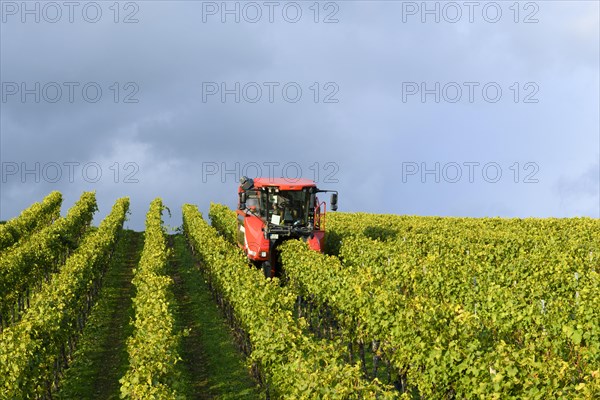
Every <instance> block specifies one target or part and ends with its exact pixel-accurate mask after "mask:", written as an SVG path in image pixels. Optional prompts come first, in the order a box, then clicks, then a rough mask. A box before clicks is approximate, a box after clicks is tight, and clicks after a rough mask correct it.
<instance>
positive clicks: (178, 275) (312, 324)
mask: <svg viewBox="0 0 600 400" xmlns="http://www.w3.org/2000/svg"><path fill="white" fill-rule="evenodd" d="M61 205H62V196H61V194H60V193H58V192H53V193H50V194H49V195H48V196H47V197H46V198H45V199H43V200H42V201H41V202H40V203H35V204H33V205H31V206H30V207H29V208H27V209H25V210H24V211H23V212H22V213H21V214H20V215H19V216H18V217H16V218H14V219H12V220H9V221H7V222H6V223H5V224H2V225H0V399H35V398H59V399H61V398H62V399H73V398H98V399H107V398H114V399H117V398H126V399H186V398H190V399H196V398H197V399H205V398H228V399H237V398H247V399H254V398H267V399H280V398H281V399H347V398H357V399H391V398H406V399H421V398H425V399H453V398H480V399H490V398H491V399H494V398H497V399H505V398H515V399H517V398H532V399H546V398H566V399H572V398H582V399H593V398H600V221H599V220H598V219H591V218H569V219H554V218H549V219H500V218H479V219H476V218H440V217H414V216H396V215H378V214H364V213H328V214H327V218H326V220H325V221H326V236H325V242H326V243H325V245H326V249H325V254H321V253H318V252H315V251H313V250H310V249H309V247H308V245H307V244H306V243H304V242H302V241H300V240H290V241H287V242H285V243H284V244H283V245H282V246H281V247H280V257H281V264H282V266H283V273H282V274H281V276H280V277H276V278H269V279H266V278H265V277H264V275H263V272H262V271H261V270H259V269H257V268H254V267H251V266H250V265H249V264H248V261H247V259H246V257H245V255H244V254H243V253H242V251H241V250H240V249H239V248H238V247H237V245H235V244H234V241H235V237H236V229H237V228H236V223H237V222H236V214H235V212H234V211H232V210H231V209H229V208H227V207H225V206H222V205H218V204H211V205H210V211H209V213H208V217H209V218H208V220H207V219H204V218H203V216H202V214H201V213H200V212H199V210H198V208H197V206H195V205H189V204H186V205H184V206H183V208H182V216H183V225H182V227H180V228H179V229H178V231H177V232H176V233H174V234H169V233H168V232H167V229H166V228H165V226H164V223H163V212H164V211H165V209H166V207H165V205H164V204H163V203H162V201H161V200H160V199H155V200H154V201H153V202H152V203H151V204H150V205H149V209H148V212H147V215H146V226H145V231H144V232H143V233H140V232H133V231H130V230H126V229H124V228H123V224H124V221H125V220H126V217H127V214H128V209H129V199H128V198H122V199H119V200H117V201H116V202H115V204H114V206H113V207H112V210H111V211H110V213H108V215H107V216H106V217H105V218H104V220H103V221H102V222H101V223H100V224H99V226H98V227H93V226H91V221H92V219H93V216H94V213H95V212H96V211H98V210H97V209H98V207H97V204H96V198H95V193H93V192H86V193H83V194H82V195H81V197H80V199H79V200H78V201H77V202H76V203H75V204H74V205H73V206H72V207H71V208H70V209H69V210H68V211H67V212H66V213H65V216H64V217H61V212H60V211H61Z"/></svg>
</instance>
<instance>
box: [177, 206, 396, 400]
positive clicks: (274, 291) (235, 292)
mask: <svg viewBox="0 0 600 400" xmlns="http://www.w3.org/2000/svg"><path fill="white" fill-rule="evenodd" d="M183 225H184V232H185V234H186V236H187V238H188V240H189V242H190V244H191V246H192V248H193V249H194V250H195V251H196V252H197V254H198V255H199V256H200V257H201V259H202V260H203V266H204V268H206V271H207V273H208V275H209V276H210V279H211V284H212V285H213V286H214V287H215V288H216V290H218V291H219V292H220V294H221V295H222V297H223V298H224V299H225V300H226V301H227V303H228V304H229V305H230V306H231V307H232V309H233V312H234V315H235V319H236V321H238V323H239V324H240V325H241V327H242V328H243V330H244V332H246V334H247V335H248V337H249V339H250V347H251V354H250V361H251V362H252V363H253V364H254V365H256V366H258V368H259V370H260V371H261V374H262V376H263V378H264V380H265V381H264V383H265V386H266V387H267V388H268V389H269V391H270V393H271V394H272V395H273V396H274V397H276V398H285V399H312V398H321V399H338V398H339V399H341V398H344V399H345V398H387V397H393V395H394V394H393V392H389V391H387V390H385V389H384V388H383V387H382V385H380V384H379V383H378V382H377V381H373V382H367V381H365V380H363V379H362V374H361V372H360V369H359V367H358V366H352V365H349V364H347V363H346V362H345V361H344V360H343V355H342V352H341V351H340V343H337V342H333V341H327V340H316V339H314V338H312V337H310V336H307V335H305V334H304V332H303V328H304V327H305V326H306V322H305V321H304V320H303V319H302V318H300V319H299V320H296V319H295V318H294V316H293V312H292V309H293V306H294V302H295V300H296V296H295V294H294V293H293V292H291V291H290V290H289V289H287V288H282V287H280V286H279V285H278V282H277V279H274V280H270V279H265V278H264V275H263V274H262V273H261V272H259V271H258V270H256V269H254V268H251V267H249V266H248V263H247V260H246V258H245V257H244V255H243V254H242V253H241V251H239V250H238V249H237V248H236V247H234V246H232V245H231V244H230V243H228V242H226V241H225V240H224V239H223V237H221V236H220V235H218V234H217V232H216V231H215V230H214V229H213V228H211V227H210V226H209V225H208V224H206V222H205V221H204V220H203V219H202V216H201V215H200V213H199V212H198V210H197V208H196V207H194V206H191V205H184V206H183Z"/></svg>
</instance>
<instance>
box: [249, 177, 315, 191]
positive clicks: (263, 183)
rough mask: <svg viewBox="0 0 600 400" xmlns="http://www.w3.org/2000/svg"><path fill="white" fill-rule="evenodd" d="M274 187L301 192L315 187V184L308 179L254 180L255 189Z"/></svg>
mask: <svg viewBox="0 0 600 400" xmlns="http://www.w3.org/2000/svg"><path fill="white" fill-rule="evenodd" d="M268 186H276V187H278V188H279V189H280V190H302V188H305V187H316V186H317V185H316V183H315V182H313V181H311V180H310V179H304V178H299V179H290V178H256V179H254V187H255V188H263V187H268Z"/></svg>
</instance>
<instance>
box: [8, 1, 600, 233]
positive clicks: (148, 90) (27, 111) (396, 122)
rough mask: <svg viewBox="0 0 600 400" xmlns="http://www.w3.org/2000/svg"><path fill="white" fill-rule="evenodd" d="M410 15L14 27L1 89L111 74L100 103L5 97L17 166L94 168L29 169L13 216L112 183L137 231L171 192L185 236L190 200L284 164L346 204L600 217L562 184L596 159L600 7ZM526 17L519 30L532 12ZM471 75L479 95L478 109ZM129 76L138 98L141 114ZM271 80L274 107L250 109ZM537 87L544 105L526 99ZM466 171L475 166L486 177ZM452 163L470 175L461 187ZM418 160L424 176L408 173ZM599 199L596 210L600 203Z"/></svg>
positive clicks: (107, 15) (12, 204) (175, 9)
mask: <svg viewBox="0 0 600 400" xmlns="http://www.w3.org/2000/svg"><path fill="white" fill-rule="evenodd" d="M408 3H409V2H374V3H367V2H348V3H343V2H338V3H336V4H338V6H339V10H338V11H337V12H336V13H335V16H334V17H335V18H337V19H338V20H339V21H338V23H329V24H324V23H322V20H323V19H324V18H325V17H326V16H327V15H329V13H330V12H331V11H332V10H330V9H328V10H325V9H321V10H320V14H319V19H320V21H321V22H319V23H314V21H313V17H314V15H313V14H312V10H310V9H309V8H308V7H309V5H310V4H308V3H306V4H305V3H301V4H302V5H303V17H302V19H301V20H300V21H299V22H297V23H290V22H287V21H286V20H285V19H282V17H281V15H280V14H275V21H274V22H273V23H270V22H268V21H266V20H265V18H266V14H264V15H263V20H261V21H259V22H258V23H248V22H246V21H244V18H241V21H240V23H235V22H232V21H231V16H230V17H228V18H229V21H230V22H229V23H221V22H220V18H221V15H219V14H216V15H205V17H206V22H203V14H202V10H203V7H204V6H205V4H207V3H206V2H204V3H203V2H177V3H173V4H169V5H168V6H167V5H166V3H164V2H156V3H154V2H140V3H137V4H138V6H139V10H138V12H137V13H136V15H135V17H136V18H137V19H138V20H139V22H138V23H133V24H124V23H114V22H113V21H112V17H113V15H112V14H111V11H110V10H108V9H106V8H105V9H104V14H103V19H102V20H101V21H99V22H98V23H95V24H92V23H87V22H85V21H81V20H79V21H76V22H74V23H73V24H71V23H68V22H67V23H62V22H61V23H56V24H49V23H44V22H41V23H39V24H36V23H26V24H23V23H20V22H19V20H18V19H17V20H15V19H8V20H7V21H6V22H5V23H3V24H2V39H1V40H2V53H1V56H2V60H1V64H2V81H3V82H23V81H25V82H29V83H31V82H42V84H43V83H44V82H46V83H47V82H59V83H63V82H71V81H75V82H79V83H80V84H81V86H83V85H84V84H85V83H89V82H94V83H96V84H98V85H99V86H100V87H101V88H102V89H103V95H102V99H101V100H100V101H98V102H96V103H90V102H88V101H85V99H82V98H81V97H79V98H77V99H76V100H75V101H74V102H72V103H71V102H68V101H60V102H57V103H55V104H51V103H49V102H47V101H41V102H40V103H39V104H37V103H33V102H31V101H27V102H25V103H21V102H20V101H18V100H17V101H15V97H17V98H18V96H13V97H11V98H10V101H7V102H4V103H2V104H1V106H2V112H1V117H2V120H1V121H0V127H1V129H2V143H1V144H2V146H1V150H0V152H1V158H2V161H3V162H14V163H17V164H18V166H19V167H21V163H23V162H24V163H26V165H25V166H26V167H27V168H34V167H33V165H34V164H35V163H36V162H39V163H41V166H40V168H42V169H43V166H44V165H47V163H48V162H56V163H59V164H60V165H62V163H64V162H78V163H79V165H78V168H79V170H78V171H77V174H78V175H76V176H75V177H74V179H73V182H70V181H68V180H65V179H62V180H59V181H58V182H56V183H51V182H48V180H47V179H44V177H43V176H42V177H41V178H42V179H40V182H35V181H33V178H35V176H34V175H35V173H34V174H30V175H28V176H25V179H22V177H21V176H20V172H21V171H19V172H17V173H16V174H15V175H10V176H8V177H6V178H7V179H5V181H4V182H2V193H1V205H0V212H1V218H3V219H4V218H8V217H11V216H14V215H16V214H17V213H18V211H19V210H20V209H22V208H23V207H24V206H25V205H26V204H28V203H30V202H32V201H35V200H38V199H39V198H41V197H42V196H43V195H44V194H46V193H47V192H49V191H50V190H53V189H59V190H62V191H64V192H65V193H66V197H67V202H66V204H67V205H68V203H69V202H72V201H74V200H75V199H76V198H77V196H78V195H79V194H80V192H81V191H83V190H87V189H95V190H97V193H98V197H99V199H100V202H101V213H102V212H104V213H106V212H107V211H108V208H109V207H110V205H111V204H112V202H113V201H114V199H115V198H117V197H119V196H122V195H130V196H131V197H132V208H133V213H132V215H131V221H130V226H133V227H135V228H137V229H141V228H142V226H143V218H144V215H145V212H146V209H147V205H148V204H149V201H150V200H151V199H152V197H155V196H162V197H163V198H164V199H165V202H166V204H168V205H169V206H170V207H171V208H172V210H173V214H174V220H173V224H177V221H178V218H179V206H180V205H181V204H182V203H185V202H192V203H196V204H199V205H200V206H201V209H204V210H205V209H206V208H207V206H208V203H209V201H211V200H212V201H218V202H224V203H227V204H229V205H233V204H232V203H233V199H234V196H233V194H232V193H235V190H236V189H235V179H234V177H235V175H236V174H238V173H241V172H243V171H244V170H247V171H250V167H251V166H253V165H255V164H258V165H260V166H262V168H263V170H262V172H263V173H267V172H269V170H268V168H267V166H266V165H273V164H272V163H279V164H278V165H277V168H276V171H275V175H280V174H281V173H282V168H283V167H284V166H285V165H286V164H290V165H292V164H293V165H292V166H294V165H295V164H297V165H299V166H300V167H301V169H302V173H303V175H304V176H306V177H308V178H313V177H314V178H318V180H319V181H320V182H319V183H320V184H322V186H327V187H333V188H337V189H338V190H340V192H341V193H342V196H341V198H340V204H341V205H342V209H345V210H353V211H358V210H364V211H371V212H394V213H414V214H436V215H473V216H483V215H504V216H529V215H537V216H549V215H559V214H560V215H579V214H581V213H588V214H589V213H592V215H593V212H594V209H593V208H592V209H590V208H589V207H588V208H586V209H585V210H583V211H582V208H581V207H579V206H577V207H575V206H573V207H571V206H570V205H569V204H567V205H565V204H564V202H562V203H561V195H560V193H559V192H560V191H559V192H557V191H556V190H555V187H556V185H557V182H559V181H560V179H562V178H561V177H564V176H579V175H581V174H582V171H585V170H587V168H589V165H590V164H591V163H593V162H595V160H597V159H598V132H599V127H598V97H597V93H598V87H599V85H600V83H599V82H598V75H597V71H598V67H599V66H598V17H597V16H598V5H597V4H596V3H589V2H577V3H572V2H570V3H569V4H568V5H567V4H566V3H565V4H563V3H562V2H552V3H543V2H538V3H536V4H538V6H539V11H538V13H536V17H537V18H538V19H539V22H538V23H534V24H523V23H514V21H513V17H514V15H512V14H511V11H510V10H509V9H508V6H507V7H504V8H503V12H504V14H503V17H502V19H501V20H500V21H499V22H497V23H489V22H486V21H485V20H484V19H483V18H482V16H481V13H479V14H478V13H475V14H474V18H475V20H474V22H473V23H469V22H468V20H465V18H467V17H466V11H467V10H466V9H465V8H464V7H463V10H462V11H463V13H465V14H464V15H463V19H462V20H461V21H460V22H458V23H448V22H447V21H444V18H443V16H442V18H441V20H440V22H439V23H435V22H432V19H431V16H430V17H428V18H429V19H428V22H427V23H421V15H419V14H416V15H408V16H407V15H404V17H405V19H406V22H403V7H406V6H407V4H408ZM103 4H104V3H103ZM106 4H108V3H106ZM216 4H221V3H220V2H218V3H216ZM230 4H233V3H230ZM282 4H283V3H282ZM311 4H312V3H311ZM411 4H412V3H411ZM414 4H417V5H419V4H420V2H417V3H414ZM431 4H433V3H431ZM439 4H440V7H443V4H444V3H439ZM459 4H462V3H459ZM481 4H482V5H483V4H484V3H481ZM507 4H508V3H507ZM242 6H243V3H240V7H242ZM304 6H305V7H304ZM107 7H108V5H107ZM121 11H122V13H121V14H120V16H119V18H120V19H121V20H122V19H123V17H124V15H125V14H123V12H124V11H126V10H121ZM263 11H266V10H263ZM405 11H406V10H405ZM521 11H522V13H521V14H520V15H519V19H520V20H522V19H523V18H524V15H526V14H523V13H524V12H525V11H529V10H521ZM115 82H117V83H118V87H119V93H118V94H119V96H118V97H119V98H118V101H117V102H115V101H114V99H113V97H114V95H115V93H114V89H111V87H112V85H113V84H114V83H115ZM422 82H426V86H427V88H429V89H431V88H434V87H435V84H436V82H440V90H442V89H441V88H443V87H444V85H446V84H448V83H455V84H456V85H451V86H452V87H451V88H450V89H452V90H454V89H455V86H458V87H459V88H460V89H461V90H462V98H461V99H460V101H458V102H457V103H452V102H449V101H447V100H446V97H447V96H444V95H448V94H449V93H454V92H452V91H450V92H446V93H441V99H440V101H439V102H436V101H435V99H434V97H435V95H431V94H430V95H426V96H425V102H422V100H421V93H417V94H415V95H410V96H406V93H405V89H406V83H410V84H412V83H414V84H417V86H418V85H420V84H421V83H422ZM465 82H476V83H477V90H476V91H475V92H474V94H475V96H476V97H475V99H474V101H473V102H470V101H469V100H468V96H469V93H468V90H469V89H468V87H467V86H465ZM490 82H493V83H495V84H497V85H498V86H499V87H501V89H502V91H503V93H502V98H501V99H500V101H498V102H497V103H493V102H490V101H486V100H485V99H483V98H482V92H481V88H482V87H483V86H484V85H485V84H486V83H490ZM515 82H517V87H518V88H519V99H518V102H516V103H515V101H514V99H513V97H514V95H515V93H514V90H515V89H514V88H515V87H514V86H513V85H514V83H515ZM128 83H133V84H134V85H135V86H134V89H137V90H136V91H134V92H135V94H134V95H133V99H137V100H139V101H138V102H137V103H126V102H124V98H125V96H126V95H128V94H131V93H132V90H131V87H129V89H126V88H125V85H126V84H128ZM236 83H239V85H240V90H239V91H238V92H237V95H238V97H239V102H236V101H235V100H236V94H231V93H230V94H227V95H225V102H223V101H222V97H221V95H222V92H221V89H222V86H221V84H225V86H226V89H229V90H231V89H232V88H235V87H236V86H235V85H236ZM315 83H316V86H315ZM527 83H534V84H535V85H537V89H536V88H535V87H534V86H527V87H526V86H525V85H526V84H527ZM215 85H216V86H215ZM269 85H275V86H269ZM286 85H294V87H300V88H301V90H302V96H301V98H300V99H299V100H298V101H296V102H294V101H291V100H295V99H291V100H290V99H289V98H285V95H284V93H283V92H282V89H283V87H285V86H286ZM256 87H258V88H260V90H261V91H262V96H261V97H260V100H258V101H257V102H255V103H253V102H251V100H252V99H253V96H255V95H256V92H255V89H256ZM270 87H274V92H273V95H274V98H273V101H270V99H269V95H270V93H269V90H270V89H269V88H270ZM411 87H412V86H411ZM511 87H512V88H513V89H511ZM215 88H218V89H219V91H218V92H217V93H214V94H210V93H209V92H208V89H210V90H214V89H215ZM244 88H246V89H244ZM292 89H294V88H293V87H292ZM419 89H420V87H419ZM244 90H247V91H246V92H244ZM317 90H318V93H317ZM534 92H535V94H534V95H532V97H533V98H535V99H538V100H539V102H538V103H531V104H528V103H524V102H523V100H524V98H525V96H527V95H528V94H532V93H534ZM290 93H293V91H292V92H290ZM403 95H404V96H403ZM315 96H316V100H315ZM327 96H329V97H327ZM438 96H440V93H439V91H438ZM326 99H327V100H333V102H326V101H325V100H326ZM335 101H337V102H335ZM89 163H95V164H97V165H98V166H99V167H100V168H101V171H102V177H101V179H98V180H97V181H95V179H90V178H95V177H94V176H91V177H90V176H85V175H82V174H81V172H82V171H81V169H82V168H84V167H85V166H86V165H87V164H89ZM265 163H267V164H266V165H265ZM269 163H271V164H269ZM294 163H295V164H294ZM436 163H437V164H436ZM464 163H478V166H477V168H478V169H477V170H476V171H475V174H476V175H475V176H474V177H473V179H472V181H470V180H469V178H468V173H469V170H468V167H466V166H465V165H464ZM488 163H495V164H497V165H498V166H499V167H500V168H501V172H502V179H501V180H499V181H498V182H493V179H490V176H487V175H482V169H483V167H484V166H485V165H486V164H488ZM515 163H518V165H516V166H515ZM527 163H535V165H537V167H538V171H537V172H535V174H534V176H535V178H536V179H538V181H537V182H533V183H528V184H525V183H524V182H523V180H524V177H526V176H527V174H528V173H531V172H532V171H533V170H532V169H526V168H525V165H526V164H527ZM454 164H457V165H459V166H460V167H461V171H460V173H461V174H462V175H461V179H459V180H458V181H457V182H454V181H453V180H454V179H453V175H450V174H451V172H452V171H453V169H452V168H454ZM326 165H327V168H326V167H325V166H326ZM414 165H417V166H418V167H419V170H418V171H417V172H415V173H414V174H412V173H411V174H407V172H409V171H408V170H407V168H411V167H414ZM436 165H439V167H436ZM13 166H14V165H13V164H11V167H13ZM215 166H216V167H215ZM214 168H217V170H216V171H215V169H214ZM245 168H246V169H245ZM436 168H438V169H437V172H433V173H429V174H428V173H427V170H428V169H429V170H431V169H433V170H434V171H436ZM511 168H512V169H511ZM424 170H425V173H424V175H423V172H424ZM232 171H233V172H232ZM291 171H292V169H290V170H289V171H288V172H291ZM411 171H412V170H411ZM517 171H518V174H517ZM41 172H43V171H41ZM66 172H68V171H66V170H63V173H65V174H66ZM88 172H89V173H90V174H91V173H92V172H94V171H93V169H92V170H90V171H88ZM228 172H229V173H228ZM487 172H489V173H490V174H491V173H492V172H493V171H492V170H491V169H490V170H489V171H487ZM328 174H329V178H330V179H328V180H326V179H325V178H326V177H327V176H328ZM403 174H404V175H403ZM436 174H437V175H436ZM41 175H43V174H41ZM517 175H518V176H517ZM403 176H404V181H403ZM128 177H129V178H130V179H129V180H127V178H128ZM436 178H437V181H436ZM336 180H337V182H336ZM23 181H25V182H23ZM586 182H587V183H586V184H587V185H592V186H593V185H594V182H593V180H588V181H586ZM561 185H562V186H565V185H566V186H569V185H568V184H560V183H559V186H561ZM595 185H596V186H595V187H598V183H597V182H596V183H595ZM562 186H561V187H562ZM590 193H591V194H590V196H592V200H594V199H595V202H596V204H597V203H598V197H597V196H598V195H597V191H596V192H594V191H593V190H592V191H591V192H590ZM594 193H596V194H594ZM594 196H596V197H594ZM103 215H104V214H103Z"/></svg>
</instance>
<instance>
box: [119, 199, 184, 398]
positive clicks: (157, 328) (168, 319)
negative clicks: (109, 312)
mask: <svg viewBox="0 0 600 400" xmlns="http://www.w3.org/2000/svg"><path fill="white" fill-rule="evenodd" d="M163 209H164V207H163V204H162V201H161V200H160V199H159V198H157V199H155V200H154V201H152V203H151V204H150V210H149V211H148V214H147V216H146V232H145V241H144V249H143V251H142V256H141V259H140V264H139V266H138V268H137V269H136V270H135V272H134V273H135V275H134V278H133V283H134V285H135V287H136V296H135V298H134V299H133V305H134V309H135V320H134V321H133V326H134V333H133V336H132V337H130V338H129V340H128V342H127V351H128V353H129V370H128V371H127V373H126V374H125V376H124V377H123V378H121V380H120V382H121V398H129V399H176V398H180V397H181V395H178V392H177V389H178V387H180V385H181V383H180V379H181V378H180V376H179V375H178V373H177V370H176V368H175V364H176V363H177V362H178V361H179V360H181V359H180V357H179V354H178V352H177V349H178V346H179V340H180V336H179V335H178V334H176V333H174V319H173V315H172V313H171V310H170V307H171V303H172V299H171V298H172V294H171V293H170V291H169V288H170V286H171V284H172V281H171V278H169V277H167V276H165V267H166V263H167V257H168V252H167V243H166V238H165V232H164V228H163V226H162V219H161V218H162V211H163Z"/></svg>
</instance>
